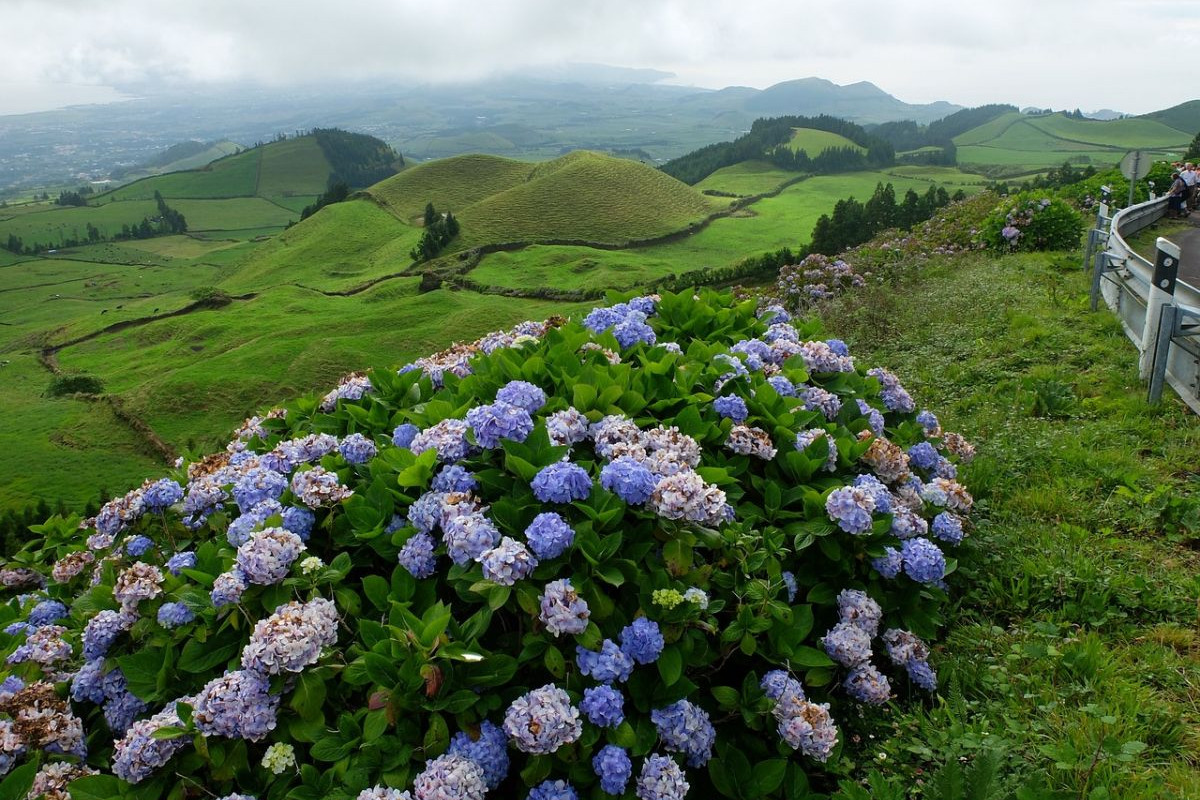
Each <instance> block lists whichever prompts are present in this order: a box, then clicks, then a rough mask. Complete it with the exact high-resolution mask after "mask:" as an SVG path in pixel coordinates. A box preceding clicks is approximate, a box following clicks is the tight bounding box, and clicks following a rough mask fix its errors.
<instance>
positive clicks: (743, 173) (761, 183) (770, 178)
mask: <svg viewBox="0 0 1200 800" xmlns="http://www.w3.org/2000/svg"><path fill="white" fill-rule="evenodd" d="M797 177H798V175H797V174H796V173H795V172H787V171H786V170H782V169H777V168H776V167H774V166H772V165H771V164H769V163H767V162H766V161H742V162H740V163H737V164H733V165H731V166H728V167H721V168H720V169H719V170H717V171H716V172H714V173H712V174H711V175H709V176H708V177H707V178H705V179H704V180H702V181H700V182H699V183H697V184H696V186H695V188H696V189H697V190H698V191H701V192H704V191H717V192H726V193H729V194H736V195H738V196H740V197H749V196H751V195H756V194H768V193H769V192H773V191H775V190H776V189H778V188H779V187H780V186H782V185H783V184H785V183H787V182H788V181H791V180H795V179H796V178H797Z"/></svg>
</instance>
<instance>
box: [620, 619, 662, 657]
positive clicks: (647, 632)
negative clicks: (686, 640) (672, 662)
mask: <svg viewBox="0 0 1200 800" xmlns="http://www.w3.org/2000/svg"><path fill="white" fill-rule="evenodd" d="M620 639H621V650H622V651H623V652H624V653H625V655H627V656H629V657H630V658H631V659H633V661H634V662H636V663H638V664H653V663H654V662H655V661H657V660H658V657H659V656H660V655H662V651H663V647H664V646H665V642H664V641H663V635H662V631H661V630H659V627H658V623H657V622H655V621H654V620H652V619H648V618H646V617H638V618H637V619H635V620H634V621H633V622H632V623H630V624H629V625H626V626H625V627H624V628H623V629H622V630H621V635H620Z"/></svg>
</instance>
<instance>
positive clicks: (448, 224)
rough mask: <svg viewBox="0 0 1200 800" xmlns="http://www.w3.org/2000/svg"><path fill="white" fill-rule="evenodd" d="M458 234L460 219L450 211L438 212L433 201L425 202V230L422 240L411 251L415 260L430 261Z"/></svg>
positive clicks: (410, 254)
mask: <svg viewBox="0 0 1200 800" xmlns="http://www.w3.org/2000/svg"><path fill="white" fill-rule="evenodd" d="M457 235H458V220H456V219H455V218H454V215H453V214H451V213H450V212H449V211H447V212H445V213H438V211H437V209H435V208H434V207H433V203H426V204H425V232H424V233H422V234H421V241H419V242H417V246H416V247H414V248H413V249H412V250H411V251H409V256H410V257H411V258H412V260H413V261H428V260H430V259H431V258H434V257H435V256H437V254H438V253H440V252H442V248H443V247H445V246H446V245H447V244H449V243H450V240H451V239H453V238H454V237H455V236H457Z"/></svg>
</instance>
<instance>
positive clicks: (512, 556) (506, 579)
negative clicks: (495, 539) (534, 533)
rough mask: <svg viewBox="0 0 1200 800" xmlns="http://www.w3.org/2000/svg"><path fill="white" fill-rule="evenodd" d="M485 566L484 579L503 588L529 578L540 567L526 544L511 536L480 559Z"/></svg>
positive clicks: (501, 540) (506, 537)
mask: <svg viewBox="0 0 1200 800" xmlns="http://www.w3.org/2000/svg"><path fill="white" fill-rule="evenodd" d="M479 561H480V563H481V564H482V565H483V577H484V579H485V580H489V581H491V582H492V583H498V584H500V585H501V586H512V585H514V584H515V583H516V582H517V581H519V580H523V579H525V578H528V577H529V575H530V573H532V572H533V570H534V568H535V567H537V565H538V560H537V559H536V558H534V556H533V554H532V553H530V552H529V550H528V548H526V547H525V545H524V544H522V543H521V542H518V541H517V540H516V539H513V538H512V537H510V536H505V537H503V538H501V539H500V544H498V545H496V546H495V547H493V548H491V549H490V550H486V551H484V552H483V554H482V555H480V557H479Z"/></svg>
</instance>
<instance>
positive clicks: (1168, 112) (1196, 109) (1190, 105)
mask: <svg viewBox="0 0 1200 800" xmlns="http://www.w3.org/2000/svg"><path fill="white" fill-rule="evenodd" d="M1145 118H1146V119H1152V120H1155V121H1157V122H1161V123H1163V124H1164V125H1168V126H1170V127H1172V128H1174V129H1175V130H1177V131H1181V132H1182V133H1184V134H1186V135H1187V136H1188V137H1191V136H1194V135H1195V134H1196V131H1197V130H1200V100H1189V101H1187V102H1186V103H1180V104H1179V105H1177V106H1172V107H1171V108H1164V109H1163V110H1162V111H1155V112H1153V113H1151V114H1146V115H1145Z"/></svg>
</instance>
